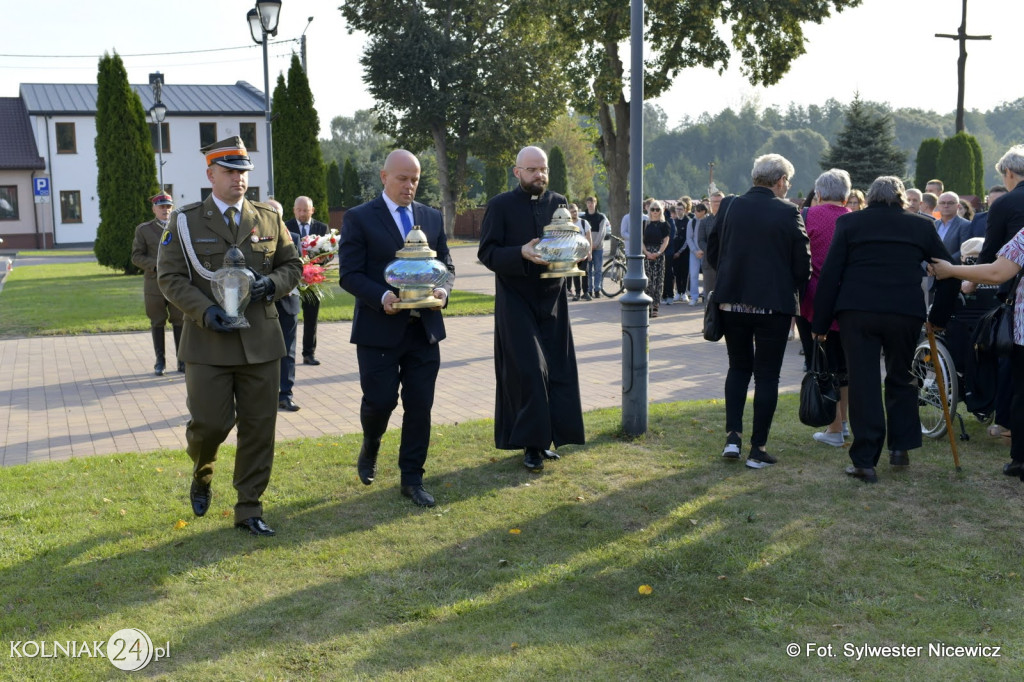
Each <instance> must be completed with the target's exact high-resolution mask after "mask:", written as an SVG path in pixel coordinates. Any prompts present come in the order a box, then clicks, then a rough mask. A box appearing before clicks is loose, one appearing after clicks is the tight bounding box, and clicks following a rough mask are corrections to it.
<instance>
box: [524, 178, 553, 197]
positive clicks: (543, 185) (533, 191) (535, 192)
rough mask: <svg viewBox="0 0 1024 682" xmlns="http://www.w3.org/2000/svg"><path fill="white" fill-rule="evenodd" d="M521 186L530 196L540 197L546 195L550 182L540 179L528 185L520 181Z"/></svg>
mask: <svg viewBox="0 0 1024 682" xmlns="http://www.w3.org/2000/svg"><path fill="white" fill-rule="evenodd" d="M519 186H520V187H522V188H523V191H524V192H526V193H527V194H529V195H530V196H534V197H539V196H540V195H541V194H544V190H545V189H547V186H548V181H547V180H543V179H540V178H538V179H536V180H534V181H533V182H531V183H530V184H527V183H525V182H523V181H522V180H520V181H519Z"/></svg>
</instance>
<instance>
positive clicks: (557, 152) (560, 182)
mask: <svg viewBox="0 0 1024 682" xmlns="http://www.w3.org/2000/svg"><path fill="white" fill-rule="evenodd" d="M548 167H549V168H550V169H551V171H550V173H551V174H550V176H549V179H548V189H550V190H551V191H552V192H558V193H559V194H562V195H566V196H568V194H569V171H568V169H567V168H566V167H565V154H563V153H562V148H561V147H557V146H556V147H552V148H551V151H550V152H549V153H548Z"/></svg>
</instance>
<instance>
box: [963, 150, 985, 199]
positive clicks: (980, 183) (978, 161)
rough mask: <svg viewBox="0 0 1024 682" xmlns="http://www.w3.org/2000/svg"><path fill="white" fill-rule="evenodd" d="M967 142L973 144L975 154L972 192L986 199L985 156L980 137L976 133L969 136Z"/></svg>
mask: <svg viewBox="0 0 1024 682" xmlns="http://www.w3.org/2000/svg"><path fill="white" fill-rule="evenodd" d="M967 142H968V144H970V145H971V151H972V152H973V156H972V157H971V158H972V160H973V161H974V168H973V170H974V190H973V191H972V192H971V194H973V195H974V196H976V197H980V198H982V199H984V197H985V156H984V154H983V153H982V151H981V145H980V144H978V138H976V137H975V136H974V135H968V136H967Z"/></svg>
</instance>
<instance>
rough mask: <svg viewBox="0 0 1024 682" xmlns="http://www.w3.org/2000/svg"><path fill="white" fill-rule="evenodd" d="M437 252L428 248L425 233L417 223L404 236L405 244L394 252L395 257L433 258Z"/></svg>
mask: <svg viewBox="0 0 1024 682" xmlns="http://www.w3.org/2000/svg"><path fill="white" fill-rule="evenodd" d="M436 256H437V252H436V251H434V250H433V249H431V248H430V244H429V243H428V242H427V235H425V234H424V233H423V230H421V229H420V226H419V225H414V226H413V228H412V229H411V230H409V234H408V235H407V236H406V238H405V246H404V247H403V248H401V249H399V250H398V251H396V252H395V257H397V258H408V259H422V258H435V257H436Z"/></svg>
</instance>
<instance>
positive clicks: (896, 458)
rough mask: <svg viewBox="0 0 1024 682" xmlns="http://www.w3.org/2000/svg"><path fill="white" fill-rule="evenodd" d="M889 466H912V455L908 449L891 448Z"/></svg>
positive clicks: (898, 467)
mask: <svg viewBox="0 0 1024 682" xmlns="http://www.w3.org/2000/svg"><path fill="white" fill-rule="evenodd" d="M889 466H891V467H893V468H896V469H905V468H907V467H908V466H910V455H908V454H907V451H906V450H890V451H889Z"/></svg>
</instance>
